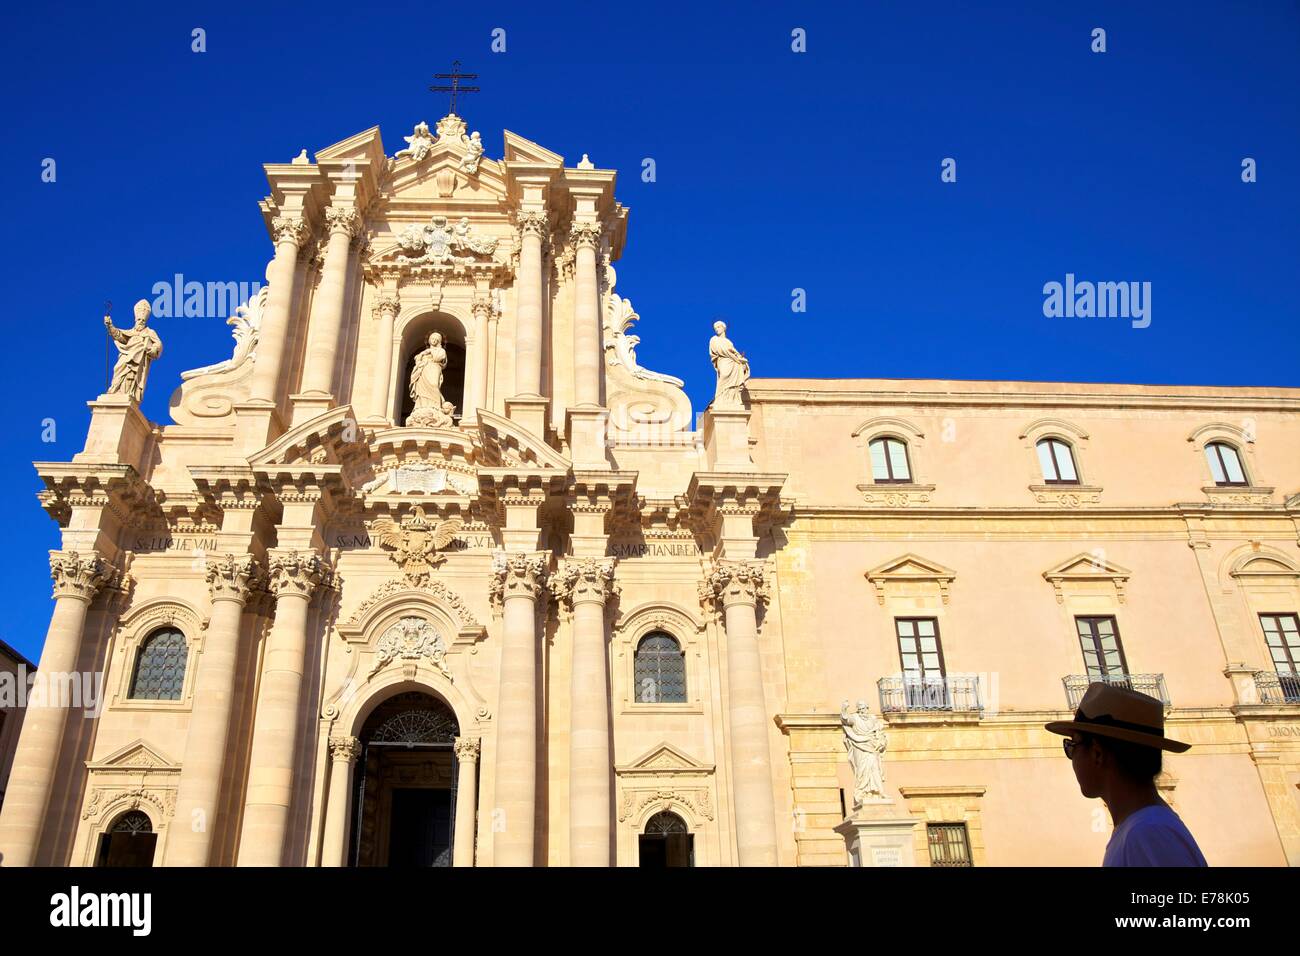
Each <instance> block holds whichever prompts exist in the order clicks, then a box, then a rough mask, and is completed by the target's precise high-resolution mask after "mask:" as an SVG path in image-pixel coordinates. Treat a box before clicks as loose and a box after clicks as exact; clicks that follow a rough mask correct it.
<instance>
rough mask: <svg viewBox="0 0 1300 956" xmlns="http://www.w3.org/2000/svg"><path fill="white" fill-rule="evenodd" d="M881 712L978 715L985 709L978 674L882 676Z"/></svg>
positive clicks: (888, 713) (880, 681) (880, 686)
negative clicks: (930, 676)
mask: <svg viewBox="0 0 1300 956" xmlns="http://www.w3.org/2000/svg"><path fill="white" fill-rule="evenodd" d="M876 686H877V687H878V688H879V690H880V712H881V713H882V714H886V715H890V714H895V715H896V714H925V713H930V714H966V715H973V716H976V717H978V716H979V714H980V713H981V712H982V711H983V710H984V704H983V702H982V701H981V700H980V681H979V677H978V675H974V674H968V675H949V676H946V677H933V678H920V677H913V676H907V675H898V676H894V677H882V678H881V679H880V680H879V681H878V682H877V685H876Z"/></svg>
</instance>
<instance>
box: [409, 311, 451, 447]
mask: <svg viewBox="0 0 1300 956" xmlns="http://www.w3.org/2000/svg"><path fill="white" fill-rule="evenodd" d="M446 368H447V350H446V349H445V348H443V347H442V333H441V332H433V333H431V334H430V335H429V347H428V348H426V349H425V350H424V351H422V352H420V353H419V354H418V355H417V356H416V357H415V366H414V368H412V369H411V398H413V399H415V407H414V408H412V409H411V414H410V415H408V416H406V424H407V425H411V426H417V427H426V428H447V427H448V426H450V425H451V424H452V412H454V411H455V410H456V406H455V405H453V404H452V403H451V402H448V401H445V400H444V399H443V397H442V376H443V372H444V371H445V370H446Z"/></svg>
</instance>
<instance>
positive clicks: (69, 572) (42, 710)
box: [0, 551, 118, 866]
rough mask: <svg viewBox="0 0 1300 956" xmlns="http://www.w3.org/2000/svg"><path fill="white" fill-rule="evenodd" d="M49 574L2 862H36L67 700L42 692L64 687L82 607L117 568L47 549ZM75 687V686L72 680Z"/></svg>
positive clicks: (0, 822) (0, 838) (113, 578)
mask: <svg viewBox="0 0 1300 956" xmlns="http://www.w3.org/2000/svg"><path fill="white" fill-rule="evenodd" d="M50 575H51V576H52V577H53V578H54V614H53V616H52V617H51V618H50V627H49V630H48V631H46V633H45V647H44V648H43V649H42V651H41V662H40V664H39V665H38V667H37V673H38V674H40V675H41V676H40V683H39V685H38V686H39V687H41V688H44V690H45V691H46V693H41V694H40V696H39V698H38V699H29V700H28V707H27V713H26V715H25V717H24V719H23V726H22V732H21V734H20V736H19V738H18V749H17V750H16V751H15V753H14V760H13V765H12V768H11V769H10V771H9V785H8V789H7V790H6V791H5V802H4V810H3V811H0V855H2V856H3V864H4V865H5V866H32V865H33V864H34V863H35V862H36V850H37V844H38V842H39V840H40V836H41V826H42V824H43V823H44V822H45V811H46V806H47V804H48V803H49V799H50V787H51V785H52V784H53V782H54V771H55V768H56V767H58V763H59V748H60V744H61V743H62V741H63V731H64V728H65V727H66V726H67V723H68V709H69V707H70V706H71V703H72V702H71V701H64V700H59V699H54V698H51V697H49V696H47V693H48V691H49V689H51V688H58V687H63V686H67V684H66V683H65V681H64V680H63V675H71V674H73V671H74V670H75V669H76V666H77V655H78V654H79V653H80V651H81V632H82V630H83V628H84V627H85V625H86V611H87V610H88V609H89V608H90V603H91V602H92V601H93V600H94V599H95V595H96V594H97V593H98V592H99V591H100V589H101V588H104V587H110V586H113V585H115V584H116V583H117V580H118V572H117V571H116V569H114V568H113V567H112V566H111V565H110V564H108V563H107V562H105V561H104V560H103V559H102V558H100V557H99V556H98V555H97V554H95V553H94V552H90V553H87V554H79V553H78V552H76V551H51V552H50ZM76 686H78V687H79V686H81V682H80V681H78V682H77V683H76Z"/></svg>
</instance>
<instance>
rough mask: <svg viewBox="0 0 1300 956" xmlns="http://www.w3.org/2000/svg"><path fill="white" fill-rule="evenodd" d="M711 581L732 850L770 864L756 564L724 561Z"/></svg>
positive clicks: (771, 817) (772, 818) (754, 862)
mask: <svg viewBox="0 0 1300 956" xmlns="http://www.w3.org/2000/svg"><path fill="white" fill-rule="evenodd" d="M710 585H711V586H712V587H713V588H714V592H715V594H716V595H717V597H718V600H719V601H720V602H721V604H722V609H723V621H724V626H725V627H726V631H727V716H728V723H729V725H730V732H731V734H730V739H729V741H728V744H729V749H730V751H731V787H732V794H733V796H734V800H735V808H736V850H737V853H738V855H739V857H740V865H741V866H775V865H776V862H777V857H776V801H775V799H774V797H773V795H772V779H773V778H772V756H771V750H770V748H769V745H768V725H769V715H768V709H767V705H766V703H765V702H764V699H763V670H762V662H761V659H760V656H759V651H758V616H757V606H758V600H759V598H760V596H761V594H762V588H763V581H762V571H761V569H760V567H759V566H756V565H746V564H742V563H731V562H727V563H725V564H723V565H721V566H720V567H719V568H718V569H717V570H715V571H714V572H713V574H712V575H711V577H710Z"/></svg>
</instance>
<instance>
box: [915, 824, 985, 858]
mask: <svg viewBox="0 0 1300 956" xmlns="http://www.w3.org/2000/svg"><path fill="white" fill-rule="evenodd" d="M925 835H926V839H927V840H928V842H929V844H930V865H931V866H974V865H975V864H974V863H973V862H972V860H971V855H970V840H969V839H968V838H967V835H966V824H964V823H927V824H926V825H925Z"/></svg>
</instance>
